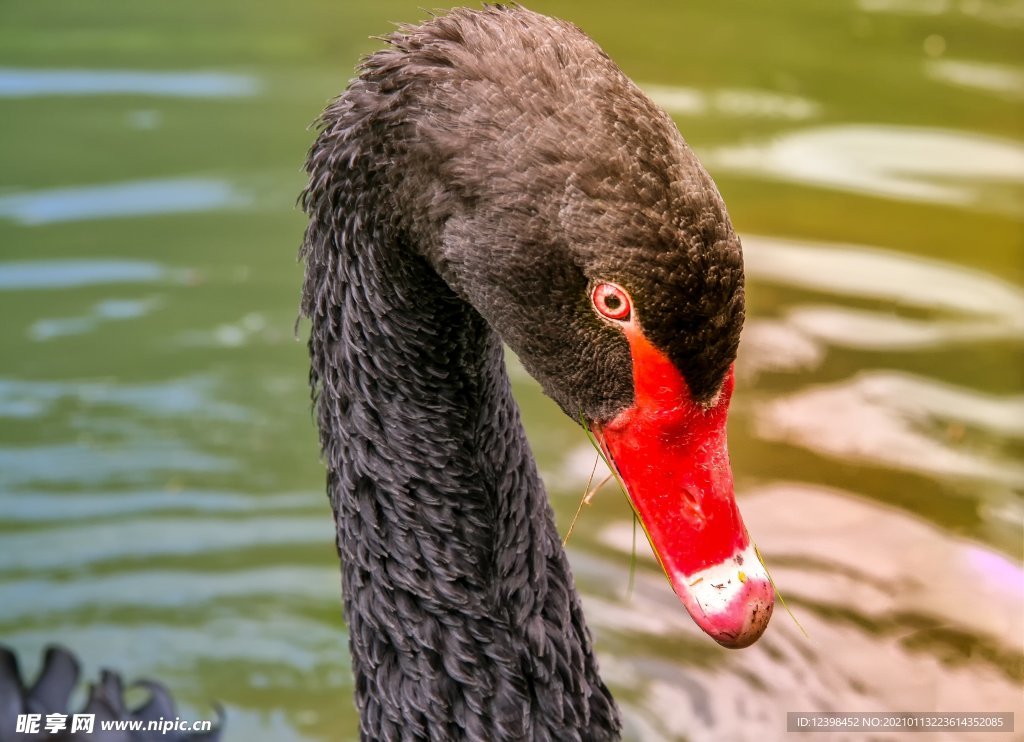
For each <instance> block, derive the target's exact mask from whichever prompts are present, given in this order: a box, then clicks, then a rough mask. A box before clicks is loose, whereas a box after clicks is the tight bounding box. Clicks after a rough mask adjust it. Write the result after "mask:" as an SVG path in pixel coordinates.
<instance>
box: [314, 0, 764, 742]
mask: <svg viewBox="0 0 1024 742" xmlns="http://www.w3.org/2000/svg"><path fill="white" fill-rule="evenodd" d="M387 42H388V44H389V47H388V48H386V49H385V50H383V51H379V52H377V53H375V54H373V55H371V56H369V57H368V58H366V59H365V60H364V61H363V63H362V66H361V68H360V71H359V75H358V77H357V78H356V79H355V80H353V81H352V82H351V84H350V85H349V87H348V89H347V90H346V91H345V92H344V93H343V94H342V95H341V96H340V97H338V98H337V99H335V100H334V101H333V102H332V103H331V104H330V105H329V106H328V107H327V109H326V111H325V112H324V114H323V116H322V117H321V119H320V121H319V135H318V137H317V138H316V141H315V142H314V144H313V146H312V148H311V150H310V153H309V157H308V160H307V163H306V168H307V171H308V173H309V184H308V186H307V188H306V190H305V191H304V193H303V195H302V199H301V202H302V205H303V207H304V209H305V211H306V213H307V214H308V216H309V224H308V227H307V229H306V234H305V239H304V243H303V246H302V250H301V257H302V258H303V260H304V261H305V282H304V286H303V299H302V311H303V314H304V315H305V316H306V317H308V318H309V319H310V320H311V322H312V329H311V333H310V338H309V352H310V356H311V361H312V368H311V373H310V381H311V384H312V387H313V390H314V399H315V408H316V413H317V417H318V419H319V427H320V441H321V445H322V451H323V455H324V458H325V460H326V464H327V470H328V474H327V488H328V492H329V496H330V501H331V505H332V507H333V509H334V513H335V519H336V523H337V546H338V552H339V555H340V557H341V561H342V575H343V577H342V583H343V593H344V603H345V615H346V619H347V622H348V627H349V645H350V651H351V654H352V661H353V664H352V667H353V672H354V674H355V696H356V705H357V707H358V709H359V712H360V732H361V735H362V737H363V738H364V739H369V740H382V739H388V740H391V739H396V740H397V739H474V740H557V741H559V742H564V741H565V740H588V741H593V740H602V739H613V738H617V737H618V736H619V734H620V721H619V714H618V710H617V709H616V706H615V703H614V701H613V700H612V697H611V695H610V693H609V691H608V689H607V688H606V686H605V685H604V683H603V682H602V681H601V679H600V677H599V676H598V669H597V663H596V660H595V657H594V653H593V649H592V646H591V639H590V635H589V632H588V630H587V628H586V625H585V623H584V619H583V614H582V611H581V609H580V603H579V598H578V595H577V593H576V591H575V588H574V585H573V579H572V575H571V573H570V570H569V565H568V562H567V559H566V555H565V552H564V550H563V549H562V545H561V543H560V539H559V536H558V533H557V532H556V529H555V523H554V519H553V516H552V512H551V509H550V507H549V504H548V502H547V498H546V496H545V492H544V488H543V485H542V483H541V481H540V478H539V476H538V473H537V469H536V466H535V464H534V461H533V458H532V456H531V454H530V451H529V447H528V445H527V441H526V437H525V434H524V432H523V428H522V426H521V425H520V421H519V412H518V410H517V407H516V404H515V402H514V401H513V399H512V395H511V392H510V388H509V380H508V377H507V374H506V371H505V365H504V360H503V353H502V343H503V342H504V343H506V344H507V345H508V346H509V347H510V348H511V349H512V350H513V351H514V352H515V353H516V354H517V355H518V357H519V358H520V360H521V361H522V363H523V365H524V366H525V367H526V369H527V370H528V371H529V372H530V373H531V374H532V375H533V376H534V377H535V378H536V379H537V380H538V381H539V382H540V384H541V386H542V387H543V389H544V391H545V392H546V393H547V394H548V395H549V396H550V397H552V398H553V399H554V400H555V401H556V402H557V403H558V404H559V405H560V406H561V408H562V409H563V410H564V411H565V413H566V414H568V415H569V416H570V417H572V418H573V419H576V420H579V421H580V422H581V423H583V424H584V425H586V426H588V427H589V429H590V430H591V431H592V432H593V435H594V436H595V438H596V440H597V441H598V443H599V445H600V447H601V448H602V450H603V452H604V453H605V455H606V457H607V459H608V461H609V462H610V463H611V464H612V465H613V466H614V468H615V469H616V470H617V473H618V475H619V476H620V477H621V480H622V483H623V485H624V487H625V488H626V491H627V493H628V495H629V497H630V499H631V501H632V504H633V506H634V508H635V510H636V512H637V514H638V516H639V518H640V520H641V522H642V524H643V526H644V528H645V530H646V532H647V535H648V537H649V539H650V540H651V543H652V545H653V547H654V549H655V552H656V553H657V554H658V556H659V558H660V560H661V563H662V566H663V567H664V569H665V572H666V574H667V575H668V577H669V579H670V581H671V583H672V586H673V588H674V589H675V591H676V592H677V593H678V595H679V596H680V598H681V599H682V601H683V603H684V604H685V606H686V608H687V609H688V610H689V612H690V614H691V615H692V616H693V618H694V619H695V620H696V622H697V623H698V624H699V625H700V626H701V627H702V628H703V629H704V630H705V631H706V632H707V633H709V634H710V635H711V636H712V637H714V638H715V639H716V640H717V641H718V642H720V643H721V644H723V645H725V646H730V647H742V646H746V645H748V644H750V643H751V642H753V641H755V640H756V639H757V638H758V637H759V636H760V635H761V633H762V632H763V631H764V629H765V626H766V625H767V622H768V618H769V616H770V614H771V610H772V605H773V597H774V592H773V590H772V587H771V584H770V582H769V580H768V577H767V574H766V573H765V570H764V568H763V566H762V564H761V563H760V560H759V558H758V557H757V555H756V554H755V550H754V548H753V546H752V544H751V543H750V540H749V537H748V535H747V532H746V529H745V527H744V526H743V523H742V521H741V519H740V516H739V512H738V510H737V508H736V503H735V499H734V496H733V486H732V474H731V471H730V466H729V459H728V453H727V450H726V438H725V422H726V413H727V409H728V405H729V399H730V396H731V393H732V388H733V374H732V364H733V360H734V358H735V355H736V350H737V345H738V342H739V336H740V329H741V325H742V322H743V313H744V302H743V298H744V293H743V264H742V254H741V248H740V241H739V238H738V237H737V236H736V233H735V232H734V230H733V228H732V225H731V223H730V221H729V218H728V215H727V214H726V210H725V205H724V204H723V202H722V199H721V197H720V195H719V193H718V191H717V189H716V188H715V185H714V183H713V182H712V180H711V178H710V177H709V176H708V174H707V173H706V172H705V170H704V169H703V168H702V167H701V165H700V164H699V163H698V161H697V159H696V157H695V156H694V155H693V153H692V152H691V150H690V149H689V148H688V147H687V145H686V144H685V143H684V142H683V139H682V138H681V137H680V135H679V133H678V131H677V129H676V127H675V125H674V124H673V123H672V121H671V119H669V117H668V116H667V115H666V114H665V113H663V112H662V111H661V110H659V109H658V108H657V107H656V106H655V105H654V104H653V103H652V102H651V101H650V100H649V99H648V98H647V97H646V96H645V95H644V94H643V93H642V92H641V91H640V90H639V89H638V88H637V87H636V86H635V85H634V84H633V83H632V82H631V81H630V80H629V79H628V78H627V77H626V76H625V75H624V74H623V73H622V72H621V71H620V70H619V69H618V67H616V66H615V64H614V63H613V62H612V61H611V60H610V59H609V58H608V56H607V55H606V54H605V53H604V52H603V51H602V50H601V49H600V48H599V47H598V46H597V44H595V43H594V42H593V41H592V40H590V39H589V38H588V37H587V36H586V35H585V34H584V33H583V32H582V31H580V30H579V29H578V28H576V27H575V26H573V25H571V24H569V23H566V22H563V21H559V20H555V19H552V18H548V17H545V16H542V15H538V14H536V13H533V12H530V11H528V10H526V9H524V8H522V7H519V6H511V7H506V6H500V5H494V6H486V7H485V8H484V9H483V10H479V11H473V10H464V9H460V10H454V11H451V12H450V13H449V14H447V15H444V16H440V17H435V18H432V19H431V20H429V21H427V22H425V23H423V24H421V25H418V26H406V27H402V28H400V29H399V30H398V31H397V32H395V33H393V34H392V35H391V36H389V37H388V38H387Z"/></svg>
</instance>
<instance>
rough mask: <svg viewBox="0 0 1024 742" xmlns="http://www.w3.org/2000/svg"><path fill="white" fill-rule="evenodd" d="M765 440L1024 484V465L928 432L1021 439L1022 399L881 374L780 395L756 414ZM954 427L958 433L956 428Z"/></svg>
mask: <svg viewBox="0 0 1024 742" xmlns="http://www.w3.org/2000/svg"><path fill="white" fill-rule="evenodd" d="M758 422H759V433H760V434H761V436H763V437H764V438H766V439H768V440H784V441H786V442H788V443H790V444H793V445H800V446H806V447H808V448H811V449H812V450H815V451H819V452H822V453H826V454H829V455H832V456H839V457H842V458H851V459H854V460H858V461H862V462H866V463H871V464H875V465H887V466H891V467H894V468H899V469H913V470H917V471H922V472H926V473H929V474H935V475H940V476H958V477H977V478H983V479H988V480H992V481H995V482H1000V483H1002V484H1005V485H1007V486H1009V487H1017V488H1020V487H1024V466H1022V465H1021V464H1019V463H1017V462H1015V461H1014V460H1013V459H1012V458H1010V457H1009V456H1007V457H1001V456H993V454H992V452H991V451H990V450H988V449H989V448H990V446H986V447H985V448H984V449H982V450H980V451H971V450H969V448H968V447H966V446H963V445H956V446H954V445H950V444H949V443H947V442H944V441H943V440H942V439H941V437H939V436H936V435H935V431H936V430H945V429H948V428H949V426H950V424H951V423H954V422H955V423H960V424H962V425H966V426H970V427H971V428H977V429H980V430H981V431H984V432H986V433H989V434H991V435H995V436H999V437H1004V436H1005V437H1016V438H1024V396H1017V397H997V396H993V395H983V394H980V393H978V392H973V391H970V390H967V389H959V388H956V387H952V386H949V385H946V384H941V383H939V382H935V381H929V380H927V379H924V378H920V377H914V376H910V375H905V374H896V373H892V372H884V371H870V372H863V373H861V374H858V375H857V376H854V377H853V378H852V379H848V380H844V381H842V382H838V383H836V384H831V385H828V386H824V387H811V388H809V389H806V390H802V391H800V392H796V393H795V394H793V395H790V396H784V397H779V398H778V399H775V400H773V401H772V402H771V403H770V404H768V405H766V406H765V409H764V410H763V411H762V412H761V414H760V415H759V419H758ZM956 430H959V428H956Z"/></svg>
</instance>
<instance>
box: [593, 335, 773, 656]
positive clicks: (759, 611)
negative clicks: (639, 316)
mask: <svg viewBox="0 0 1024 742" xmlns="http://www.w3.org/2000/svg"><path fill="white" fill-rule="evenodd" d="M625 334H626V337H627V339H628V340H629V344H630V350H631V353H632V356H633V384H634V403H633V406H632V407H630V408H629V409H628V410H625V411H624V412H622V413H621V414H620V415H619V416H618V417H616V418H615V419H613V420H611V421H610V422H607V423H604V424H597V423H595V424H593V425H592V430H593V432H594V435H595V436H596V437H597V440H598V443H599V444H600V446H601V448H602V450H603V451H604V453H605V455H606V456H607V458H608V461H609V463H610V464H611V466H612V467H613V468H614V469H615V470H616V471H617V472H618V475H619V477H620V479H621V481H622V483H623V485H624V486H625V489H626V494H627V495H628V496H629V499H630V501H631V502H632V505H633V509H634V510H635V511H636V514H637V516H639V518H640V523H641V524H642V525H643V527H644V531H645V532H646V533H647V538H648V539H649V540H650V542H651V547H652V548H653V549H654V553H655V554H656V555H657V557H658V559H659V560H660V561H661V566H662V568H663V569H664V570H665V574H666V575H667V576H668V578H669V581H670V582H671V583H672V587H673V589H675V591H676V594H677V595H678V596H679V598H680V599H681V600H682V601H683V605H685V606H686V610H687V611H689V613H690V615H691V616H692V617H693V620H694V621H696V622H697V625H698V626H700V627H701V628H702V629H703V630H704V631H705V632H707V633H708V634H709V635H710V636H711V637H712V638H713V639H715V641H717V642H718V643H719V644H722V645H723V646H726V647H731V648H740V647H746V646H748V645H750V644H753V643H754V642H755V641H757V639H758V638H759V637H760V636H761V634H763V633H764V630H765V628H766V627H767V626H768V619H769V618H770V617H771V615H772V607H773V605H774V600H775V591H774V588H773V587H772V585H771V581H770V580H769V579H768V573H767V572H766V571H765V568H764V565H763V564H762V563H761V560H760V558H759V557H758V556H757V554H756V552H755V550H754V547H753V545H752V544H751V542H750V537H749V535H748V534H747V529H746V527H745V526H744V525H743V520H742V519H741V518H740V512H739V509H738V508H737V506H736V498H735V495H734V494H733V481H732V470H731V469H730V467H729V452H728V449H727V447H726V432H725V423H726V415H727V413H728V410H729V400H730V398H731V396H732V388H733V372H732V369H730V370H729V373H728V375H727V377H726V379H725V382H724V384H723V386H722V390H721V392H720V393H719V395H718V398H717V399H715V400H714V401H713V403H712V404H710V405H706V406H705V405H701V404H698V403H696V402H694V401H693V400H692V398H691V396H690V391H689V388H688V387H687V385H686V381H685V379H684V378H683V376H682V374H680V373H679V371H678V370H677V369H676V367H675V365H674V364H673V363H672V362H671V361H670V360H669V359H668V357H667V356H666V355H665V354H664V353H662V352H661V351H660V350H658V349H657V348H655V347H654V346H653V345H652V344H651V343H650V342H649V341H648V340H647V338H645V337H644V335H643V332H642V331H641V330H640V328H639V327H638V326H637V325H636V324H635V323H630V324H629V325H625Z"/></svg>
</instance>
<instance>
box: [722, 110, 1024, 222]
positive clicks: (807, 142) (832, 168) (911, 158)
mask: <svg viewBox="0 0 1024 742" xmlns="http://www.w3.org/2000/svg"><path fill="white" fill-rule="evenodd" d="M708 159H709V162H710V163H711V164H712V165H713V166H717V167H719V168H723V169H726V170H737V171H741V172H749V173H756V174H758V175H760V176H761V177H765V178H770V179H779V180H787V181H791V182H795V183H804V184H808V185H814V186H826V187H829V188H837V189H839V190H843V191H851V192H854V193H864V194H867V195H871V196H882V197H888V198H897V199H903V200H908V201H926V202H931V203H939V204H950V205H956V206H968V205H970V206H976V207H984V208H992V209H998V210H1009V211H1016V210H1017V209H1018V208H1019V190H1018V191H1016V192H1015V191H1013V190H1012V189H1011V188H1010V187H1011V186H1014V185H1016V186H1019V185H1020V184H1022V183H1024V145H1021V144H1018V143H1017V142H1012V141H1008V140H1005V139H998V138H995V137H986V136H979V135H977V134H971V133H967V132H955V131H943V130H940V129H923V128H914V127H900V126H880V125H871V126H869V125H849V124H846V125H842V126H829V127H821V128H814V129H804V130H801V131H794V132H789V133H786V134H783V135H781V136H779V137H776V138H774V139H771V140H769V141H767V142H765V143H763V144H743V145H739V146H730V147H723V148H720V149H718V150H716V151H714V152H712V153H711V155H710V157H709V158H708Z"/></svg>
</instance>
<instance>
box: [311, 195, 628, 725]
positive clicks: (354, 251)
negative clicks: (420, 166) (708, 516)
mask: <svg viewBox="0 0 1024 742" xmlns="http://www.w3.org/2000/svg"><path fill="white" fill-rule="evenodd" d="M351 192H352V191H350V190H347V189H345V188H342V189H341V190H340V191H339V190H333V191H332V194H333V196H332V198H330V199H319V200H318V198H317V194H316V193H313V192H310V193H307V196H306V207H307V209H308V210H310V211H311V216H312V221H311V224H310V228H309V230H308V231H307V235H306V243H305V245H304V247H303V255H304V257H305V260H306V284H305V287H304V301H303V311H304V313H305V314H306V315H307V316H308V317H310V318H311V320H312V331H311V335H310V341H309V346H310V354H311V359H312V371H311V382H312V384H313V387H314V390H315V393H316V395H317V396H316V410H317V416H318V418H319V424H320V434H321V445H322V448H323V454H324V457H325V459H326V463H327V468H328V491H329V496H330V500H331V505H332V507H333V509H334V513H335V519H336V523H337V535H338V542H337V544H338V551H339V554H340V556H341V559H342V574H343V580H342V582H343V590H344V597H345V614H346V619H347V623H348V627H349V643H350V649H351V653H352V659H353V671H354V674H355V680H356V703H357V706H358V707H359V711H360V720H361V721H360V724H361V734H362V736H363V738H364V739H375V740H376V739H416V738H423V739H428V738H429V739H460V738H469V739H488V740H523V739H536V740H542V739H552V740H574V739H585V740H602V739H613V738H617V735H618V728H619V721H618V712H617V710H616V708H615V705H614V702H613V701H612V699H611V696H610V694H609V693H608V690H607V688H606V687H605V686H604V684H603V683H602V682H601V680H600V678H599V677H598V673H597V666H596V661H595V659H594V656H593V652H592V648H591V642H590V637H589V632H588V631H587V629H586V626H585V624H584V621H583V616H582V611H581V609H580V605H579V598H578V596H577V594H576V592H575V589H574V587H573V582H572V576H571V573H570V571H569V567H568V563H567V560H566V556H565V552H564V550H563V549H562V547H561V544H560V542H559V537H558V534H557V531H556V529H555V526H554V520H553V517H552V513H551V510H550V507H549V505H548V502H547V498H546V495H545V493H544V488H543V485H542V483H541V481H540V478H539V476H538V473H537V469H536V466H535V463H534V461H533V458H532V456H531V455H530V452H529V448H528V445H527V442H526V438H525V434H524V432H523V428H522V425H521V423H520V420H519V411H518V408H517V407H516V404H515V402H514V400H513V399H512V396H511V391H510V387H509V381H508V376H507V374H506V371H505V367H504V362H503V358H502V346H501V342H500V340H499V339H498V337H497V336H496V335H495V333H494V332H493V331H492V330H491V329H490V328H489V327H488V326H487V325H486V324H485V322H484V321H483V319H482V318H481V317H480V316H479V315H478V314H477V313H476V311H475V310H473V309H472V307H470V306H469V305H468V304H465V303H464V302H463V301H461V300H460V299H458V298H457V297H455V295H454V294H452V292H451V291H450V290H449V289H448V287H447V286H446V285H445V284H444V282H443V281H442V280H441V279H440V278H439V277H438V276H437V274H436V273H435V272H434V271H433V270H432V269H431V268H430V267H429V266H428V265H427V263H426V262H425V261H424V260H423V259H422V258H420V257H419V255H418V254H417V253H416V252H415V251H413V250H411V249H409V245H410V244H413V243H412V241H411V240H408V239H404V238H402V237H401V236H400V235H399V234H398V233H397V230H396V228H395V227H393V226H389V225H388V224H384V225H383V226H375V225H379V224H380V223H381V220H373V219H365V218H362V219H361V218H359V216H355V215H357V214H359V213H360V212H359V210H358V208H357V207H358V203H357V202H356V200H354V197H353V198H352V199H348V198H347V197H346V196H345V194H346V193H351ZM339 193H341V194H342V195H341V197H340V198H341V202H340V203H339V196H338V194H339ZM346 201H347V203H346ZM325 204H327V205H328V206H329V207H330V213H329V214H328V213H325V212H323V207H324V205H325ZM339 207H340V209H339ZM318 210H319V211H318ZM346 214H347V215H349V216H345V215H346ZM362 216H363V217H365V214H363V215H362Z"/></svg>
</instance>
